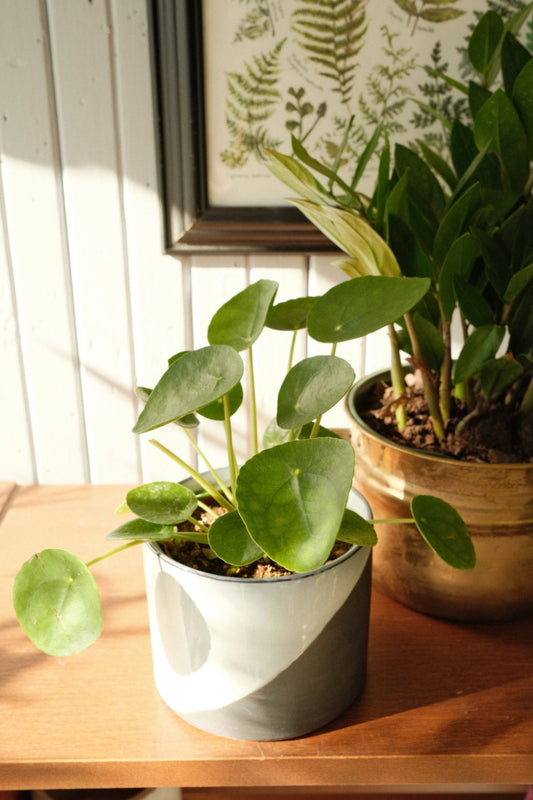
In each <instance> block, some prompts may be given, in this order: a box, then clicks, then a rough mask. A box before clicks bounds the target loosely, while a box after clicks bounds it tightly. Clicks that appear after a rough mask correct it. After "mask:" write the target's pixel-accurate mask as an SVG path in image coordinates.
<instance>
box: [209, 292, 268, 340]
mask: <svg viewBox="0 0 533 800" xmlns="http://www.w3.org/2000/svg"><path fill="white" fill-rule="evenodd" d="M277 290H278V284H277V283H276V281H267V280H260V281H256V282H255V283H252V284H251V285H250V286H248V287H247V288H246V289H244V290H243V291H242V292H239V293H238V294H236V295H235V296H234V297H232V298H231V300H228V302H227V303H224V305H223V306H221V307H220V308H219V309H218V311H217V312H216V313H215V315H214V316H213V318H212V320H211V322H210V324H209V328H208V330H207V338H208V340H209V342H210V344H225V345H229V346H230V347H233V348H234V349H235V350H238V351H240V350H247V349H248V348H249V347H251V346H252V344H253V343H254V342H255V340H256V339H257V338H258V336H259V334H260V333H261V331H262V330H263V328H264V327H265V320H266V318H267V314H268V312H269V309H270V306H271V305H272V301H273V300H274V297H275V294H276V292H277Z"/></svg>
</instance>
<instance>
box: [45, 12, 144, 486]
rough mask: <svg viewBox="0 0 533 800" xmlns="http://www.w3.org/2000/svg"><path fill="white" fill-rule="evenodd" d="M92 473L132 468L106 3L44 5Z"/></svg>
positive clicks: (106, 476) (111, 477)
mask: <svg viewBox="0 0 533 800" xmlns="http://www.w3.org/2000/svg"><path fill="white" fill-rule="evenodd" d="M47 8H48V14H49V20H50V32H51V50H52V64H53V70H54V78H55V84H56V92H57V107H58V128H59V140H60V153H61V160H62V168H63V187H64V194H65V201H66V225H67V235H68V243H69V252H70V264H71V274H72V285H73V291H74V306H75V314H76V326H77V334H78V348H79V354H80V362H81V382H82V389H83V405H84V410H85V419H86V427H87V435H88V443H89V463H90V478H91V480H92V481H93V482H96V483H107V482H110V483H112V482H121V481H123V480H128V478H129V477H130V476H131V474H132V472H135V471H136V464H137V455H138V454H137V444H136V442H135V441H134V439H133V437H132V436H131V433H130V429H131V425H132V424H133V422H134V418H135V404H134V401H133V399H132V392H131V389H132V373H133V368H132V349H131V327H130V318H129V285H128V280H127V267H128V264H127V253H126V247H125V230H124V226H125V221H124V214H123V208H122V197H121V179H122V175H123V172H122V163H121V159H120V152H119V151H118V134H117V129H116V120H115V113H116V108H115V106H114V102H113V101H114V95H113V83H114V71H113V64H112V61H111V52H112V38H111V37H112V33H113V32H112V30H111V27H110V19H109V15H108V8H107V4H106V3H105V2H104V0H94V2H92V3H82V2H71V0H53V2H49V3H48V4H47Z"/></svg>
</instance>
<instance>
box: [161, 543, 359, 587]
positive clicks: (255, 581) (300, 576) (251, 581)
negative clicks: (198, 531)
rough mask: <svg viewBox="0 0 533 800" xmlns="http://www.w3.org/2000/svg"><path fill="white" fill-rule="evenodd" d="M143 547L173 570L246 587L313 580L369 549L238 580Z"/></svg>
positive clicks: (351, 548) (236, 577) (352, 550)
mask: <svg viewBox="0 0 533 800" xmlns="http://www.w3.org/2000/svg"><path fill="white" fill-rule="evenodd" d="M145 547H147V548H148V549H150V550H152V551H153V552H154V553H155V554H156V555H157V556H158V557H159V558H161V559H163V561H166V563H167V564H170V565H172V566H173V567H174V568H176V569H179V570H183V571H184V572H188V573H193V574H195V575H198V576H200V577H202V578H207V579H210V580H215V581H223V582H225V583H244V584H246V585H247V586H248V585H249V586H255V585H259V584H265V583H287V582H288V581H295V580H305V579H306V578H313V577H315V576H316V575H320V574H321V573H323V572H327V571H328V570H330V569H333V567H336V566H338V565H339V564H341V563H343V562H344V561H347V560H348V558H351V557H352V556H354V555H355V554H356V553H357V552H358V551H359V550H370V549H371V548H367V547H363V546H362V545H358V544H354V545H352V546H351V547H350V548H349V549H348V550H347V551H346V552H345V553H343V554H342V555H340V556H338V557H337V558H335V559H333V560H332V561H328V562H327V563H326V564H323V565H322V566H321V567H318V569H314V570H310V571H309V572H293V573H291V574H290V575H276V576H274V577H271V578H240V577H238V576H234V575H215V574H213V573H211V572H204V571H203V570H201V569H195V568H194V567H189V566H187V565H186V564H182V563H181V561H176V560H175V559H174V558H171V557H170V556H167V554H166V553H163V551H162V550H161V549H160V548H159V547H158V544H157V542H145Z"/></svg>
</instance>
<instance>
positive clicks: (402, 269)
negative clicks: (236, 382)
mask: <svg viewBox="0 0 533 800" xmlns="http://www.w3.org/2000/svg"><path fill="white" fill-rule="evenodd" d="M532 11H533V3H528V4H527V5H525V6H524V7H523V8H522V9H521V10H519V11H518V12H516V13H515V14H514V15H513V16H511V17H510V18H509V19H508V20H506V21H505V20H504V19H503V18H502V16H501V15H500V14H498V13H496V12H495V11H488V12H486V14H484V15H483V16H482V17H481V19H480V20H479V22H478V23H477V25H476V26H475V28H474V29H473V31H472V32H471V34H470V35H469V39H468V48H467V53H468V57H469V60H470V64H471V68H472V71H473V73H474V74H475V75H477V80H471V81H470V82H469V84H468V85H461V84H460V83H459V82H457V81H452V80H450V79H449V78H448V77H447V76H445V75H441V76H440V77H441V78H442V79H443V80H446V81H448V82H449V83H450V84H451V85H452V86H453V88H454V90H457V91H459V92H463V93H464V94H465V96H466V97H467V98H468V104H469V106H468V107H469V113H470V120H469V121H466V122H462V121H459V120H455V121H454V122H453V124H449V123H446V121H444V120H443V122H444V124H447V125H448V128H449V131H448V145H447V150H446V151H445V152H444V153H436V152H434V151H432V150H430V149H429V148H428V147H427V146H426V145H425V144H424V143H423V142H419V143H418V144H414V145H413V146H412V147H406V146H404V145H396V147H395V149H394V158H392V156H391V153H390V149H389V146H388V144H387V143H386V144H385V146H384V147H383V150H382V153H381V156H380V162H379V170H378V174H377V179H376V185H375V190H374V192H373V194H372V197H370V198H368V197H366V196H365V195H364V194H362V193H360V192H359V191H358V189H357V187H358V184H359V181H360V179H361V178H362V177H363V176H364V175H365V173H366V167H367V166H368V162H369V159H370V157H371V155H372V154H373V153H375V152H376V148H378V146H379V143H380V141H381V132H380V130H379V128H378V130H377V131H376V133H375V135H374V137H373V138H372V140H371V141H370V143H369V145H368V147H367V150H366V152H365V153H364V155H363V157H362V159H361V161H360V162H359V163H358V164H356V165H355V166H354V168H353V170H352V172H353V175H352V177H351V178H348V177H346V178H343V177H341V173H342V174H344V173H345V172H346V170H347V168H349V164H348V165H347V164H345V163H344V161H345V160H346V159H345V157H344V155H343V154H344V149H345V146H346V141H345V142H344V144H341V146H340V148H339V152H338V153H337V156H336V158H335V161H334V163H332V164H331V165H326V164H322V163H319V162H318V161H317V160H316V159H314V158H313V157H312V155H311V154H310V153H308V152H307V151H306V150H305V148H304V147H303V146H302V144H301V143H300V142H298V141H297V140H296V139H294V140H293V154H292V155H290V156H289V155H284V154H281V153H277V152H274V151H270V152H269V153H268V165H269V167H270V169H271V171H272V172H273V173H274V174H275V175H276V176H277V177H278V178H279V179H280V180H281V181H282V182H284V183H285V184H286V185H287V186H288V187H289V188H290V189H291V190H292V191H293V192H294V194H295V195H296V199H295V200H294V203H295V205H296V206H297V207H298V208H299V209H300V210H301V211H302V212H303V213H304V214H305V215H306V216H307V217H308V218H309V219H310V220H311V222H313V223H314V224H315V225H316V226H317V227H318V228H319V229H320V230H322V232H323V233H324V234H325V235H326V236H327V237H328V238H329V239H330V240H331V241H332V242H333V243H334V244H335V245H336V246H338V247H339V249H340V250H341V251H343V252H344V254H345V255H344V256H343V257H341V258H340V259H339V260H338V262H337V263H338V265H339V266H340V267H341V268H342V269H343V270H344V271H345V272H346V273H347V274H348V275H350V276H352V277H355V276H365V275H376V276H378V279H379V277H381V278H382V279H384V278H385V276H391V275H392V276H394V275H396V276H400V275H405V276H426V277H427V278H428V280H429V284H428V292H427V294H426V295H425V297H424V298H423V299H422V301H421V302H420V303H418V304H417V306H416V307H414V308H412V309H410V310H409V311H408V313H407V314H405V315H404V317H403V319H398V320H395V321H394V323H393V324H391V325H390V326H389V330H390V337H391V343H392V358H391V374H392V383H393V387H394V389H395V392H396V396H397V398H398V401H399V402H398V411H397V423H398V426H399V428H400V429H402V428H403V427H404V426H405V408H404V405H403V404H402V399H404V398H405V383H404V378H403V367H402V365H401V363H400V358H399V352H400V350H401V351H404V352H405V353H407V355H408V357H409V359H410V361H411V363H412V364H413V365H414V367H415V368H416V369H417V370H418V372H419V374H420V378H421V381H422V382H423V390H424V394H425V399H426V402H427V407H428V410H429V414H430V416H431V420H432V425H433V432H434V436H435V440H436V441H437V442H442V441H443V440H444V438H445V435H446V434H447V433H448V432H449V431H448V430H447V425H448V422H449V420H450V417H451V411H452V406H454V405H455V408H456V409H457V408H458V407H459V409H460V416H461V417H462V419H461V421H460V423H459V425H458V427H457V429H456V430H455V431H454V433H457V435H461V433H462V432H464V431H465V429H466V428H467V427H468V426H469V425H471V424H472V423H475V424H476V425H479V423H480V417H481V415H488V414H491V413H495V414H499V415H500V416H501V415H502V413H503V412H504V411H505V414H508V415H509V416H510V418H511V425H512V428H513V431H515V430H516V431H517V439H516V452H517V454H516V460H525V461H527V460H528V458H530V457H531V456H532V455H533V453H532V452H531V443H530V439H531V438H532V433H531V428H532V418H533V316H532V314H531V307H532V304H533V201H532V197H531V192H532V188H533V90H532V87H533V55H532V54H531V53H530V52H529V50H528V49H527V48H526V47H525V46H524V45H523V44H522V43H521V42H520V41H519V40H518V39H517V34H518V32H519V30H520V28H521V27H522V25H523V24H524V23H525V22H526V20H527V19H528V17H529V16H530V15H531V13H532ZM348 133H349V132H348ZM348 133H347V136H348ZM341 167H342V169H341ZM348 171H349V172H350V170H349V169H348ZM452 319H457V320H458V321H459V323H460V325H459V327H460V328H462V337H463V343H462V346H460V347H459V348H458V354H457V358H456V360H455V363H454V361H453V360H452V334H451V331H452ZM487 424H488V430H489V431H490V428H491V420H490V417H489V418H488V419H487ZM524 426H526V428H527V430H526V431H525V432H522V431H523V429H524ZM527 442H529V444H527ZM528 448H529V449H528ZM511 456H512V457H511V459H510V460H514V454H511Z"/></svg>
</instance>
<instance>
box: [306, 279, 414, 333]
mask: <svg viewBox="0 0 533 800" xmlns="http://www.w3.org/2000/svg"><path fill="white" fill-rule="evenodd" d="M429 286H430V281H429V278H389V277H383V276H379V275H365V276H363V277H361V278H352V280H350V281H344V282H343V283H340V284H338V285H337V286H333V287H332V288H331V289H330V290H329V291H328V292H326V294H324V295H322V297H319V299H318V300H317V301H316V303H315V304H314V306H313V307H312V309H311V311H310V312H309V317H308V320H307V329H308V331H309V334H310V336H312V338H313V339H316V341H318V342H346V341H348V340H350V339H357V338H358V337H360V336H366V335H367V334H369V333H372V332H373V331H376V330H379V328H383V327H384V326H386V325H389V324H390V323H391V322H395V321H396V320H397V319H399V318H400V317H402V316H403V315H404V314H405V313H406V312H407V311H409V310H410V309H411V308H413V306H415V305H416V304H417V303H418V302H419V301H420V300H421V299H422V298H423V297H424V295H425V294H426V293H427V291H428V289H429Z"/></svg>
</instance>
